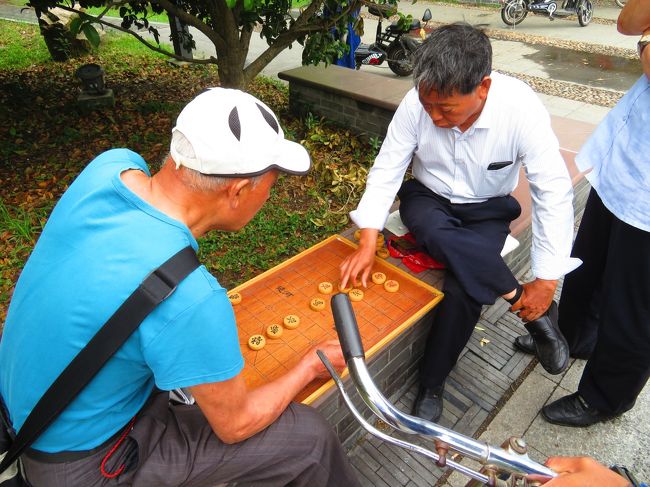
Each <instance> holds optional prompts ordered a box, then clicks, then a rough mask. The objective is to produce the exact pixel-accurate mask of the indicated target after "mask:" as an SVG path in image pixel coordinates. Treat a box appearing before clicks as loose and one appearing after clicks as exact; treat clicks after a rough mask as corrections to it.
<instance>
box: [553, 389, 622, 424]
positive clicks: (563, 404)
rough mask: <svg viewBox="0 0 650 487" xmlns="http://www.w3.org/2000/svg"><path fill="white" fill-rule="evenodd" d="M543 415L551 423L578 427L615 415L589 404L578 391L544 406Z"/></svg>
mask: <svg viewBox="0 0 650 487" xmlns="http://www.w3.org/2000/svg"><path fill="white" fill-rule="evenodd" d="M542 416H544V419H545V420H546V421H548V422H549V423H553V424H560V425H563V426H577V427H585V426H591V425H592V424H596V423H599V422H601V421H606V420H608V419H612V418H613V417H614V416H611V415H606V414H603V413H601V412H600V411H598V410H597V409H596V408H592V407H591V406H589V404H587V401H585V400H584V398H583V397H582V396H581V395H580V394H579V393H577V392H574V393H573V394H569V395H568V396H564V397H561V398H560V399H558V400H557V401H554V402H552V403H551V404H547V405H546V406H544V407H543V408H542Z"/></svg>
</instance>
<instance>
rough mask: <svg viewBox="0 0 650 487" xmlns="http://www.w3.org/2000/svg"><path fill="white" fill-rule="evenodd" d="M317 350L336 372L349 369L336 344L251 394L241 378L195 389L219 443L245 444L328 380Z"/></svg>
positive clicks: (307, 357)
mask: <svg viewBox="0 0 650 487" xmlns="http://www.w3.org/2000/svg"><path fill="white" fill-rule="evenodd" d="M317 348H318V349H320V350H322V351H323V352H325V353H326V354H327V357H328V358H329V359H330V361H331V362H332V364H333V365H334V367H335V368H337V369H339V370H341V369H342V368H343V367H344V366H345V362H344V359H343V356H342V353H341V347H340V344H339V342H338V341H336V340H332V341H328V342H324V343H322V344H319V345H317V346H316V347H314V348H312V349H311V350H310V351H309V352H308V353H307V354H306V355H305V356H304V357H303V358H302V359H301V360H300V362H299V363H298V364H297V365H296V366H295V367H294V368H293V369H291V370H290V371H289V372H287V373H286V374H285V375H283V376H281V377H279V378H278V379H276V380H274V381H272V382H269V383H268V384H264V385H262V386H260V387H258V388H256V389H252V390H249V389H248V388H247V387H246V383H245V382H244V378H243V376H242V374H239V375H237V376H236V377H234V378H232V379H230V380H226V381H223V382H212V383H208V384H201V385H198V386H194V387H191V388H190V392H191V393H192V395H193V396H194V398H195V399H196V402H197V404H198V405H199V407H200V408H201V411H202V412H203V414H204V415H205V417H206V418H207V420H208V422H209V423H210V426H211V427H212V430H213V431H214V433H215V434H216V435H217V436H218V437H219V439H221V440H222V441H223V442H225V443H236V442H239V441H242V440H245V439H246V438H249V437H251V436H253V435H254V434H255V433H257V432H259V431H262V430H263V429H264V428H266V427H267V426H269V425H270V424H271V423H272V422H273V421H275V420H276V419H277V418H278V416H280V414H282V412H283V411H284V410H285V409H286V408H287V406H288V405H289V403H290V402H291V401H292V400H293V398H294V397H295V396H296V395H297V394H298V393H299V392H300V391H301V390H302V389H303V388H304V387H305V386H306V385H307V384H309V383H310V382H311V381H312V380H314V379H315V378H317V377H324V376H326V374H327V372H326V371H325V368H324V366H323V364H322V363H321V361H320V359H319V358H318V356H317V355H316V349H317Z"/></svg>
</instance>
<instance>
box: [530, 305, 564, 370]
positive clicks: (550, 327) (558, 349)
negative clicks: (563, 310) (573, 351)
mask: <svg viewBox="0 0 650 487" xmlns="http://www.w3.org/2000/svg"><path fill="white" fill-rule="evenodd" d="M524 326H525V327H526V329H527V330H528V333H530V335H531V336H532V338H533V342H534V343H535V355H537V358H538V359H539V363H540V364H542V367H544V370H546V372H548V373H549V374H553V375H556V374H561V373H562V372H564V371H565V370H566V368H567V367H568V365H569V344H568V343H567V341H566V338H564V335H562V332H561V331H560V328H558V326H557V303H556V302H555V301H552V302H551V305H550V306H549V308H548V309H547V310H546V313H544V314H543V315H542V316H540V317H539V318H537V319H536V320H533V321H529V322H528V323H526V324H525V325H524Z"/></svg>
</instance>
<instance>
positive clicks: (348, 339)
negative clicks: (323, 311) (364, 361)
mask: <svg viewBox="0 0 650 487" xmlns="http://www.w3.org/2000/svg"><path fill="white" fill-rule="evenodd" d="M332 314H333V315H334V325H335V326H336V333H337V334H338V336H339V341H340V342H341V350H343V357H344V358H345V361H346V362H347V361H348V360H350V359H351V358H352V357H361V358H365V353H364V352H363V344H362V343H361V336H360V335H359V326H358V325H357V318H356V317H355V316H354V310H353V309H352V304H351V303H350V298H349V297H348V295H347V294H343V293H339V294H335V295H334V296H332Z"/></svg>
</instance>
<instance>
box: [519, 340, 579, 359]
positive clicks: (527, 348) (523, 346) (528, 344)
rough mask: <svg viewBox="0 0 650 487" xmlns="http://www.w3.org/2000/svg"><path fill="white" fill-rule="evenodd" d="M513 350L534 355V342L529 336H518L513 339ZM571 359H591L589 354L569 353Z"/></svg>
mask: <svg viewBox="0 0 650 487" xmlns="http://www.w3.org/2000/svg"><path fill="white" fill-rule="evenodd" d="M514 345H515V348H516V349H517V350H519V351H521V352H524V353H528V354H530V355H535V353H536V350H535V341H534V340H533V337H532V336H530V335H520V336H518V337H517V338H515V341H514ZM569 357H571V358H579V359H580V360H589V357H591V354H590V353H573V352H571V353H569Z"/></svg>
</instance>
